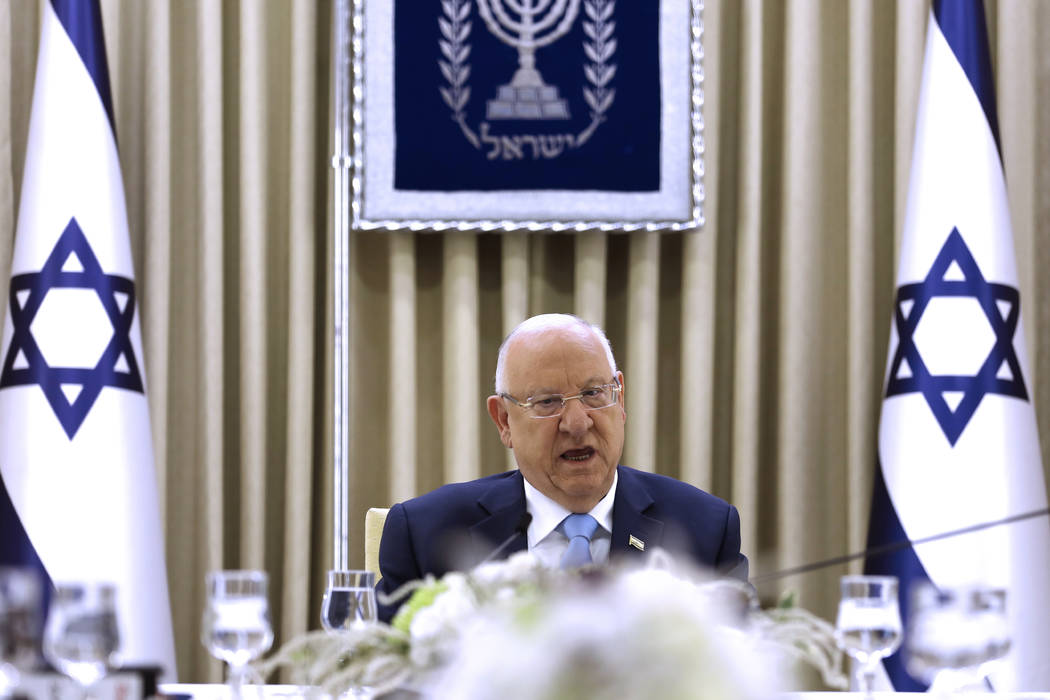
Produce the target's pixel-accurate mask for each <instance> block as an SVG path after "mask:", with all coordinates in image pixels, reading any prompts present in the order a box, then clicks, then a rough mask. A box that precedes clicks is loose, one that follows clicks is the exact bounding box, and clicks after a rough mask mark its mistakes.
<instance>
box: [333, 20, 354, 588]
mask: <svg viewBox="0 0 1050 700" xmlns="http://www.w3.org/2000/svg"><path fill="white" fill-rule="evenodd" d="M332 13H333V15H334V17H333V20H334V21H333V22H332V24H333V26H334V29H333V32H334V36H333V42H332V75H333V80H334V90H333V92H334V94H333V100H332V109H333V122H334V123H333V129H334V133H333V155H332V170H333V176H332V186H333V192H332V204H333V211H332V222H333V226H332V231H333V237H334V240H333V246H332V252H333V256H332V257H333V261H334V270H333V275H332V284H333V291H334V294H333V298H332V307H333V312H334V344H335V348H334V353H333V358H334V363H335V366H334V368H333V369H334V373H333V382H332V385H333V390H332V393H333V411H332V420H333V429H332V446H333V451H334V453H333V460H332V466H333V470H334V474H333V479H332V486H333V492H334V493H333V502H332V506H333V507H332V528H333V533H332V534H333V536H332V546H333V550H334V551H333V554H332V568H334V569H349V568H350V566H349V559H350V556H349V550H350V536H349V523H350V512H349V511H350V508H349V496H350V493H349V477H350V455H349V442H350V441H349V436H348V433H349V424H350V421H349V418H350V411H349V407H350V377H349V368H350V343H349V326H350V313H349V310H350V286H349V282H350V254H349V248H350V209H349V207H348V206H347V204H348V200H347V192H348V190H349V178H350V163H351V159H350V139H349V138H348V137H349V136H350V0H336V3H335V5H333V7H332ZM357 19H358V18H355V20H357ZM355 69H356V66H355Z"/></svg>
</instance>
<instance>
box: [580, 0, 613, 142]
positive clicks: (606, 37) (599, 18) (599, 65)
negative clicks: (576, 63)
mask: <svg viewBox="0 0 1050 700" xmlns="http://www.w3.org/2000/svg"><path fill="white" fill-rule="evenodd" d="M615 5H616V3H615V2H614V0H585V2H584V3H583V11H584V12H586V13H587V17H588V18H590V21H589V22H588V21H587V20H584V22H583V32H584V34H586V35H587V37H588V38H589V39H590V41H584V42H583V52H584V54H586V55H587V58H589V59H590V60H591V62H590V63H585V64H584V65H583V74H584V75H585V76H586V77H587V82H589V83H590V84H591V87H585V88H583V99H584V100H586V101H587V105H588V106H590V108H591V123H590V124H588V125H587V128H586V129H584V130H583V131H582V132H580V135H579V136H577V137H576V145H577V146H580V145H582V144H583V143H584V142H586V141H587V139H589V138H590V137H591V134H593V133H594V130H595V129H597V128H598V125H599V124H601V123H602V122H603V121H605V113H606V112H607V111H609V107H611V106H612V103H613V99H614V98H615V97H616V90H615V89H614V88H610V87H608V85H609V83H611V82H612V79H613V76H614V75H616V64H610V63H609V59H611V58H612V55H613V54H614V53H616V38H615V37H613V31H614V30H615V29H616V23H615V22H613V21H611V19H610V18H611V17H612V13H613V8H614V7H615Z"/></svg>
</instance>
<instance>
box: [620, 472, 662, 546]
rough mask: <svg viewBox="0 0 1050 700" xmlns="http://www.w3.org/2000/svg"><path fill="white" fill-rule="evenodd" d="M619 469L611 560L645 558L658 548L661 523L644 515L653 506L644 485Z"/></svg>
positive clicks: (660, 538) (660, 540)
mask: <svg viewBox="0 0 1050 700" xmlns="http://www.w3.org/2000/svg"><path fill="white" fill-rule="evenodd" d="M618 469H619V483H617V485H616V497H615V500H614V501H613V532H612V542H611V543H610V544H609V558H610V560H615V559H618V558H620V557H624V558H631V557H641V556H644V555H645V553H646V552H649V551H652V548H653V547H658V546H659V545H660V544H661V542H662V541H663V532H664V524H663V521H661V520H655V519H653V518H650V517H648V516H646V515H645V512H646V511H647V510H648V509H649V507H650V506H652V504H653V502H654V501H653V498H652V496H651V495H650V494H649V491H648V489H646V488H645V484H643V483H642V480H641V479H639V478H638V476H637V475H636V474H634V473H632V472H631V471H629V470H627V469H624V468H623V467H618Z"/></svg>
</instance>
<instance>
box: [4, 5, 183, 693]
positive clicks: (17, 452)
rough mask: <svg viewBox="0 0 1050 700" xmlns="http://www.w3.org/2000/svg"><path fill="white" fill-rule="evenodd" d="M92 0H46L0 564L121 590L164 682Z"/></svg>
mask: <svg viewBox="0 0 1050 700" xmlns="http://www.w3.org/2000/svg"><path fill="white" fill-rule="evenodd" d="M134 280H135V275H134V269H133V265H132V258H131V246H130V239H129V235H128V219H127V212H126V210H125V201H124V186H123V182H122V180H121V173H120V161H119V158H118V155H117V142H116V133H115V131H114V121H113V101H112V98H111V96H110V88H109V73H108V68H107V63H106V52H105V44H104V39H103V33H102V18H101V13H100V11H99V4H98V0H49V1H48V2H45V3H44V8H43V13H42V26H41V34H40V49H39V55H38V58H37V72H36V84H35V87H34V92H33V105H32V112H31V116H30V122H29V137H28V145H27V149H26V161H25V171H24V175H23V179H22V192H21V201H20V205H19V212H18V225H17V229H16V232H15V247H14V252H13V257H12V264H11V282H10V287H9V289H8V290H5V292H7V293H6V294H0V298H2V299H3V300H4V301H5V302H6V303H5V304H4V307H5V308H4V313H3V316H4V326H3V336H2V342H0V477H2V479H0V532H2V537H0V563H4V564H22V565H35V566H37V567H40V568H42V570H43V571H44V572H45V574H46V576H47V577H48V578H49V579H50V580H51V581H52V582H55V581H89V580H91V581H109V582H112V583H115V584H116V585H117V587H118V593H117V596H118V605H119V608H118V612H119V614H120V624H121V628H120V629H121V659H122V661H123V662H124V663H125V664H135V665H146V664H150V665H160V666H161V667H162V668H163V669H164V677H165V678H166V679H172V680H173V679H174V676H175V653H174V643H173V639H172V625H171V611H170V606H169V601H168V580H167V573H166V567H165V558H164V539H163V536H162V532H161V524H160V513H159V509H158V501H157V486H156V475H155V473H154V464H153V445H152V438H151V435H150V421H149V406H148V404H147V401H146V394H145V374H144V372H143V367H142V339H141V331H140V327H139V319H138V309H139V299H138V296H137V294H136V288H135V281H134Z"/></svg>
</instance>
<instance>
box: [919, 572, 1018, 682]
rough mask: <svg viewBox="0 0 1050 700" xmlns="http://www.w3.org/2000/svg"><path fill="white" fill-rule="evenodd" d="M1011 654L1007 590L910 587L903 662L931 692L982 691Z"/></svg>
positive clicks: (976, 587)
mask: <svg viewBox="0 0 1050 700" xmlns="http://www.w3.org/2000/svg"><path fill="white" fill-rule="evenodd" d="M1009 649H1010V633H1009V626H1008V623H1007V619H1006V591H1004V590H1002V589H994V588H985V587H980V586H965V587H943V588H937V587H935V586H934V585H933V584H932V583H930V582H922V583H918V584H916V585H915V586H913V588H912V591H911V614H910V615H909V620H908V644H907V656H906V660H905V662H906V664H907V668H908V672H909V673H910V674H912V675H913V676H915V677H916V678H919V679H922V680H923V681H925V682H926V683H928V684H929V685H930V686H931V689H932V690H935V691H956V690H965V689H973V690H983V689H984V687H983V686H984V681H985V677H986V676H987V675H988V673H989V672H990V670H991V668H990V667H991V665H992V664H993V663H994V662H995V661H997V660H999V659H1001V658H1002V657H1004V656H1005V655H1006V653H1007V652H1008V651H1009Z"/></svg>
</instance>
